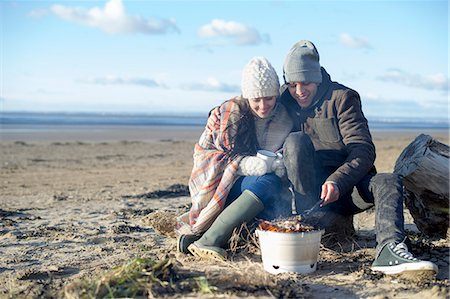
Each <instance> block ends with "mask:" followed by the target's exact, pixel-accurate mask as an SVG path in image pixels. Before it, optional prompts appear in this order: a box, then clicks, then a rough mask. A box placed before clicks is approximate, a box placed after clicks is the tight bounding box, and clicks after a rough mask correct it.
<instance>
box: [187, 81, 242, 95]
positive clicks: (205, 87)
mask: <svg viewBox="0 0 450 299" xmlns="http://www.w3.org/2000/svg"><path fill="white" fill-rule="evenodd" d="M183 89H186V90H201V91H218V92H229V93H240V92H241V89H240V87H239V86H237V85H233V84H226V83H223V82H220V81H219V80H217V79H216V78H212V77H210V78H208V79H207V80H206V81H204V82H199V83H192V84H189V85H185V86H183Z"/></svg>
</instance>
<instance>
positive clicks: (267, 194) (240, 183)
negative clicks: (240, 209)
mask: <svg viewBox="0 0 450 299" xmlns="http://www.w3.org/2000/svg"><path fill="white" fill-rule="evenodd" d="M281 186H282V183H281V179H280V178H279V177H278V176H276V175H275V174H273V173H269V174H265V175H263V176H242V177H240V178H239V179H238V180H237V181H236V182H235V183H234V185H233V187H232V188H231V190H230V193H229V194H228V198H227V202H226V206H228V205H229V204H231V203H232V202H233V201H234V200H235V199H236V198H238V197H239V195H241V194H242V192H244V190H249V191H251V192H252V193H253V194H255V195H256V196H257V197H258V198H259V200H260V201H261V202H262V203H263V204H264V210H263V211H262V212H261V213H259V214H258V215H257V216H256V217H257V218H261V219H265V220H273V219H276V218H282V217H289V216H292V203H291V201H290V200H285V199H283V198H282V197H281V196H280V193H281Z"/></svg>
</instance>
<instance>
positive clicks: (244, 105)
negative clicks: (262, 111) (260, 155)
mask: <svg viewBox="0 0 450 299" xmlns="http://www.w3.org/2000/svg"><path fill="white" fill-rule="evenodd" d="M232 101H234V102H235V103H236V104H237V105H238V106H239V108H240V109H239V110H240V112H239V113H240V114H241V115H240V116H239V117H237V122H236V123H235V124H231V125H232V126H233V130H235V132H236V133H235V134H230V136H231V138H232V139H231V152H230V154H231V155H232V156H235V155H244V156H248V155H255V154H256V151H257V149H258V140H257V138H256V129H255V120H254V116H253V114H252V111H251V108H250V105H249V103H248V100H247V99H244V98H242V97H239V98H236V99H233V100H232Z"/></svg>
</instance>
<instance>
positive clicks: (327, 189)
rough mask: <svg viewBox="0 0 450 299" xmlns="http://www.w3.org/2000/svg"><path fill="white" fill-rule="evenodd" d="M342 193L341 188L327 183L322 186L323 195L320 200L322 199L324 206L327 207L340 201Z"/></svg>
mask: <svg viewBox="0 0 450 299" xmlns="http://www.w3.org/2000/svg"><path fill="white" fill-rule="evenodd" d="M339 196H340V192H339V187H338V186H337V185H336V184H335V183H333V182H325V183H324V184H323V185H322V193H321V194H320V198H321V199H322V205H323V206H324V205H327V204H329V203H332V202H334V201H336V200H338V199H339Z"/></svg>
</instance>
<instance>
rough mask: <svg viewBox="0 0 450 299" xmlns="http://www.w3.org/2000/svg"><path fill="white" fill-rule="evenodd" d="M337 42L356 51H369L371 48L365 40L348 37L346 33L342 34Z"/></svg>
mask: <svg viewBox="0 0 450 299" xmlns="http://www.w3.org/2000/svg"><path fill="white" fill-rule="evenodd" d="M339 42H340V43H341V44H343V45H344V46H347V47H350V48H356V49H361V48H362V49H370V48H372V46H371V45H370V44H369V42H368V41H367V39H365V38H357V37H353V36H350V35H349V34H348V33H342V34H341V36H340V37H339Z"/></svg>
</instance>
